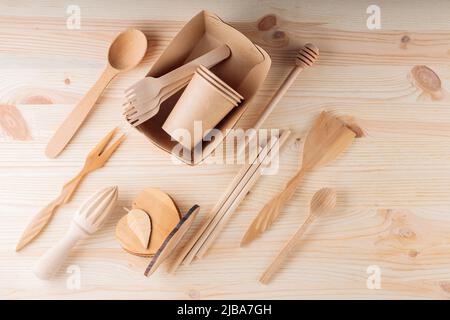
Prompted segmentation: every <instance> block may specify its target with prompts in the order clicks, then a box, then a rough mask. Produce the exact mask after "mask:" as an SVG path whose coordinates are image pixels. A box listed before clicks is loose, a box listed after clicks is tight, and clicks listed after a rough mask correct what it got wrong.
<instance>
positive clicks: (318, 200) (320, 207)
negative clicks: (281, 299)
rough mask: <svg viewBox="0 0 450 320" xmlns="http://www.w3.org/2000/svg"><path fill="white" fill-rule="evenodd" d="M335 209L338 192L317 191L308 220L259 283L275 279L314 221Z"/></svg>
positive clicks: (285, 246) (331, 190) (328, 190)
mask: <svg viewBox="0 0 450 320" xmlns="http://www.w3.org/2000/svg"><path fill="white" fill-rule="evenodd" d="M335 207H336V192H335V191H334V190H333V189H330V188H323V189H320V190H319V191H317V192H316V193H315V194H314V196H313V197H312V199H311V203H310V209H309V216H308V218H307V219H306V221H305V222H304V223H303V225H302V226H301V227H300V228H299V229H298V230H297V231H296V232H295V233H294V235H293V236H292V237H291V239H289V241H288V242H286V244H285V245H284V247H283V248H282V249H281V251H280V252H279V253H278V255H277V256H276V258H275V259H274V260H273V262H272V264H271V265H270V266H269V267H268V268H267V269H266V271H265V272H264V273H263V275H262V276H261V278H260V279H259V281H260V282H261V283H263V284H267V283H268V282H269V281H270V279H271V278H272V277H273V275H274V274H275V273H276V272H277V271H278V269H280V267H281V265H282V264H283V262H284V260H286V258H287V257H288V256H289V254H290V253H291V252H292V250H294V248H295V247H296V245H297V244H298V241H299V240H300V238H301V237H302V236H303V234H304V233H305V231H306V230H307V229H308V227H309V225H310V224H311V223H312V222H313V221H314V219H316V218H317V217H318V216H319V215H321V214H324V213H328V212H330V211H332V210H333V209H334V208H335Z"/></svg>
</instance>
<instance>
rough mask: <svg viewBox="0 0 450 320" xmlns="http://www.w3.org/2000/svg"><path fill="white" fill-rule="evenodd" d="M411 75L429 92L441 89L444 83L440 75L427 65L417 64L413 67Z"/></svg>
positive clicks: (420, 86)
mask: <svg viewBox="0 0 450 320" xmlns="http://www.w3.org/2000/svg"><path fill="white" fill-rule="evenodd" d="M411 76H412V77H413V80H414V83H415V85H416V86H417V87H419V88H420V89H422V90H423V91H425V92H428V93H431V94H433V93H437V92H440V91H441V88H442V83H441V79H440V78H439V76H438V75H437V74H436V73H435V72H434V71H433V70H431V69H430V68H428V67H427V66H423V65H420V66H415V67H414V68H412V69H411Z"/></svg>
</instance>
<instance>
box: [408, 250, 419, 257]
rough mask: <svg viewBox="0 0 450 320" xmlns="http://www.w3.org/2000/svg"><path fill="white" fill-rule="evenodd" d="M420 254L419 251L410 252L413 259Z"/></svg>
mask: <svg viewBox="0 0 450 320" xmlns="http://www.w3.org/2000/svg"><path fill="white" fill-rule="evenodd" d="M418 254H419V252H417V250H409V252H408V255H409V256H410V257H411V258H415V257H417V256H418Z"/></svg>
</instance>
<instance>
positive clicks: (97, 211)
mask: <svg viewBox="0 0 450 320" xmlns="http://www.w3.org/2000/svg"><path fill="white" fill-rule="evenodd" d="M117 197H118V188H117V186H113V187H109V188H105V189H103V190H100V191H99V192H97V193H96V194H94V195H93V196H91V197H89V198H88V199H87V200H86V201H85V202H84V203H83V204H82V205H81V207H80V208H79V209H78V211H77V212H76V213H75V215H74V217H73V220H72V223H71V224H70V227H69V229H68V230H67V233H66V235H65V236H64V238H62V239H61V241H59V242H58V243H57V244H56V245H55V246H54V247H53V248H51V249H50V250H49V251H47V252H46V253H45V254H44V255H43V256H42V257H41V258H40V259H39V260H38V262H37V263H36V265H35V266H34V269H33V271H34V274H35V275H36V276H37V277H38V278H40V279H44V280H46V279H49V278H51V277H52V276H53V275H54V274H55V272H56V271H58V269H59V268H60V266H61V265H62V263H63V262H64V260H65V259H66V257H67V256H68V255H69V253H70V250H71V249H72V247H74V246H75V244H76V243H77V242H78V241H79V240H81V239H84V238H86V237H88V236H89V235H91V234H93V233H94V232H96V231H97V230H98V229H99V228H100V227H101V226H102V225H103V223H104V222H105V220H106V219H107V218H108V217H109V215H110V214H111V212H112V211H113V209H114V207H115V205H116V202H117Z"/></svg>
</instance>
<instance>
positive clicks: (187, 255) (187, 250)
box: [180, 153, 259, 264]
mask: <svg viewBox="0 0 450 320" xmlns="http://www.w3.org/2000/svg"><path fill="white" fill-rule="evenodd" d="M258 154H259V153H256V154H255V155H254V156H253V157H252V158H251V159H250V160H249V163H248V164H246V165H244V166H243V167H242V169H241V170H240V171H239V172H238V173H237V174H236V176H235V177H234V178H233V180H232V181H231V183H230V184H229V185H228V187H227V189H226V190H225V192H224V193H223V194H222V196H221V198H220V199H219V200H218V201H217V203H216V204H215V206H214V207H213V208H212V210H211V212H210V214H209V215H208V216H207V217H206V218H205V219H204V220H203V222H202V224H201V227H200V229H198V231H197V232H196V233H195V234H194V235H193V236H192V237H191V238H190V240H189V241H188V243H187V244H186V245H185V246H184V247H183V250H182V251H181V253H180V256H183V259H184V261H183V262H184V264H190V263H191V262H192V260H193V259H194V257H195V253H196V252H197V250H194V249H193V248H194V246H196V244H197V242H198V241H199V239H200V237H201V236H202V235H203V233H204V232H205V231H206V229H207V228H208V226H209V225H210V223H211V222H212V221H213V220H214V218H215V216H216V214H217V213H218V211H219V210H220V208H221V207H222V206H223V205H224V203H225V201H226V200H227V199H228V198H229V197H230V195H231V194H232V193H233V191H234V190H235V189H236V187H237V186H238V185H239V182H240V181H241V180H242V179H243V177H244V176H245V175H246V174H247V172H248V170H249V169H250V168H251V166H252V164H253V163H254V161H255V160H256V159H257V157H258ZM197 246H198V247H199V246H200V243H199V244H198V245H197Z"/></svg>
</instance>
